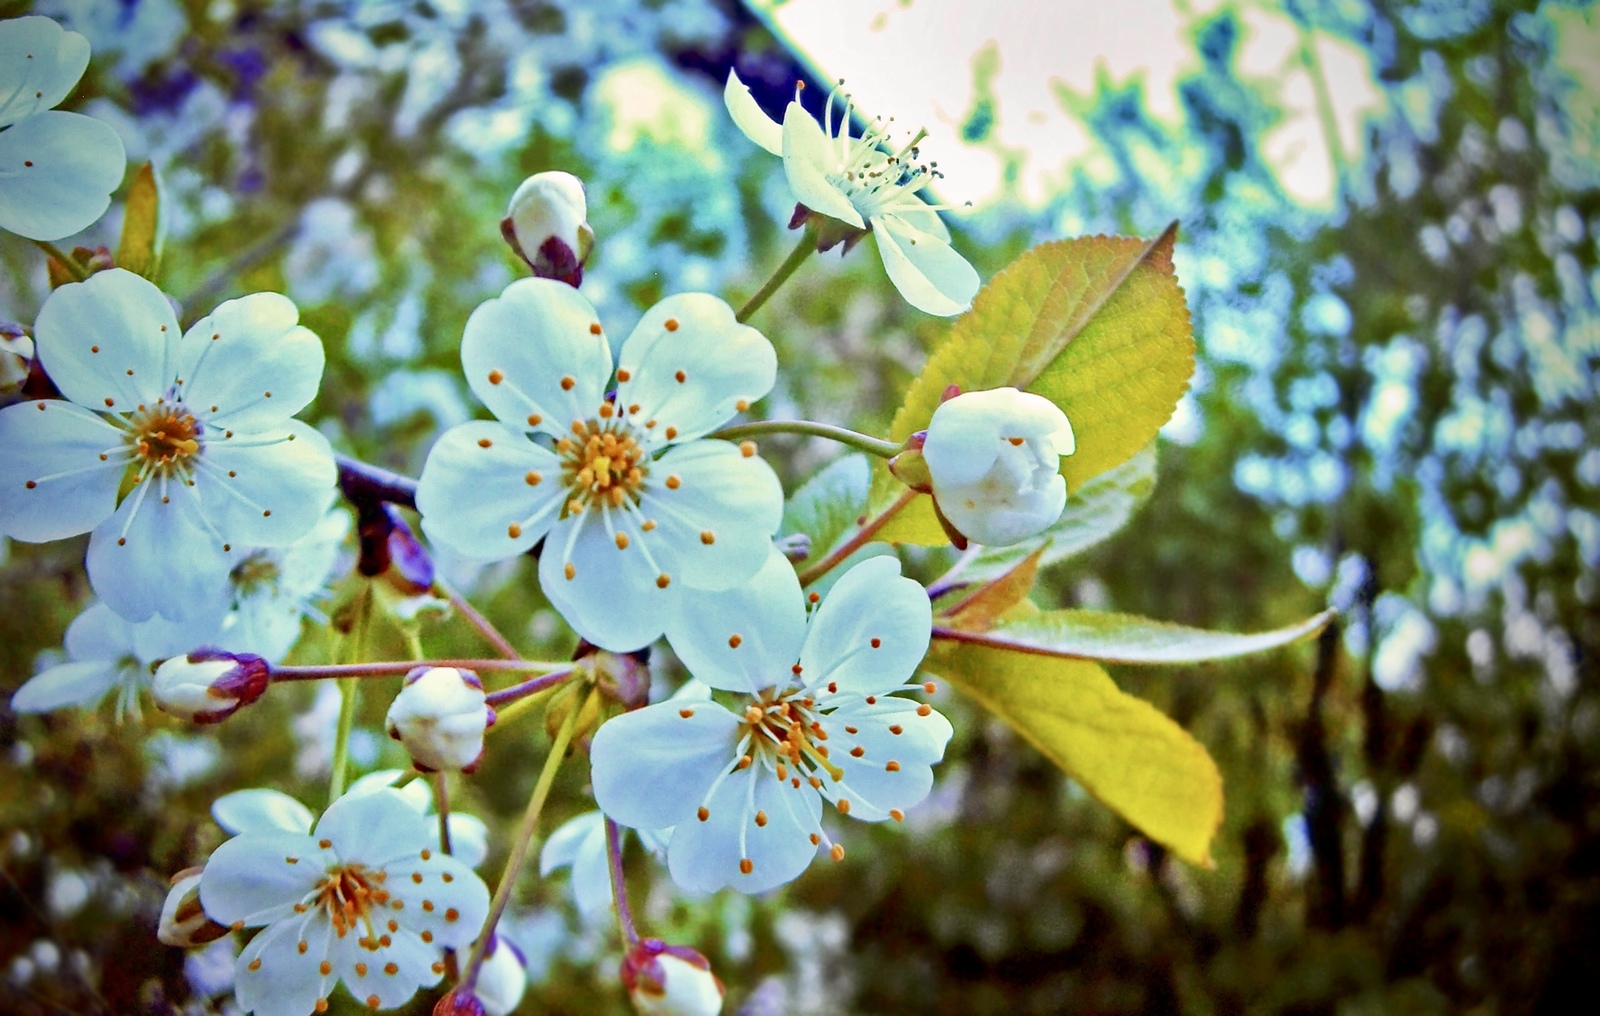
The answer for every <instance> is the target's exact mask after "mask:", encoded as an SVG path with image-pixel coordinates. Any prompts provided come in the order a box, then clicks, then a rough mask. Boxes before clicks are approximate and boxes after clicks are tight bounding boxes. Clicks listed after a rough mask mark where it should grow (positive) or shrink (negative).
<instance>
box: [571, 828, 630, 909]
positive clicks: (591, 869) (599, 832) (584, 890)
mask: <svg viewBox="0 0 1600 1016" xmlns="http://www.w3.org/2000/svg"><path fill="white" fill-rule="evenodd" d="M619 832H620V830H619ZM572 896H573V899H575V900H576V901H577V903H578V909H579V910H580V911H582V912H583V913H585V914H592V913H595V912H596V911H599V910H602V909H604V908H606V907H609V906H610V905H611V857H610V855H609V854H607V852H606V830H605V823H604V820H602V821H601V824H600V827H599V828H598V829H596V830H594V831H593V832H592V833H591V834H590V836H589V838H588V839H587V840H586V841H585V843H584V849H582V850H580V851H579V852H578V856H577V857H575V858H573V861H572Z"/></svg>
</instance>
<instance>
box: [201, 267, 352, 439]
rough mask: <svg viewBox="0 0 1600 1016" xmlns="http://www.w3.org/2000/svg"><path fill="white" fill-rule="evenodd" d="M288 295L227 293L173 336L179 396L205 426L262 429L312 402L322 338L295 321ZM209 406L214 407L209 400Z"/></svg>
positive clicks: (319, 369) (319, 370)
mask: <svg viewBox="0 0 1600 1016" xmlns="http://www.w3.org/2000/svg"><path fill="white" fill-rule="evenodd" d="M299 320H300V312H299V310H297V309H296V308H295V305H294V302H293V301H291V300H290V299H289V298H288V297H286V296H282V295H280V294H278V293H252V294H251V295H249V296H244V297H240V298H239V299H237V300H229V301H228V302H227V303H224V304H222V305H221V306H220V307H218V308H217V309H216V310H214V311H212V312H211V313H210V314H209V315H208V316H206V317H203V318H201V319H200V320H199V321H198V322H197V323H195V324H194V325H193V326H192V327H191V328H190V329H189V330H188V331H187V332H185V333H184V336H183V339H182V340H181V341H180V342H179V343H178V348H177V355H176V357H175V358H174V359H175V361H176V370H177V376H178V377H180V378H182V379H183V400H184V401H185V402H186V403H188V404H189V405H190V406H192V407H194V408H195V409H196V410H198V411H201V412H203V413H204V414H205V416H204V417H203V418H204V419H205V421H206V424H207V426H208V427H223V428H231V429H233V430H237V431H241V432H243V431H247V430H261V429H264V428H268V427H271V426H272V425H273V424H275V423H277V422H278V421H279V420H284V419H287V418H288V417H291V416H293V415H294V414H295V413H298V412H299V411H300V410H302V409H304V408H305V407H306V406H308V405H310V404H311V400H312V399H314V398H316V397H317V386H318V385H319V384H321V382H322V367H323V356H324V354H323V351H322V340H321V339H319V338H317V337H316V335H314V334H313V333H312V332H311V331H310V330H309V329H306V328H302V327H299V326H298V325H297V323H296V322H298V321H299ZM212 406H215V407H216V408H215V409H212V408H210V407H212Z"/></svg>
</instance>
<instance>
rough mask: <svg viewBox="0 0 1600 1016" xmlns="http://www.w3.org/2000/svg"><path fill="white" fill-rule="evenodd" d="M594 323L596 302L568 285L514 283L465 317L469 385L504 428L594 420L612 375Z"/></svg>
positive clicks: (554, 427) (559, 428)
mask: <svg viewBox="0 0 1600 1016" xmlns="http://www.w3.org/2000/svg"><path fill="white" fill-rule="evenodd" d="M599 324H600V319H599V317H598V316H597V315H596V314H595V311H594V307H593V305H591V304H590V303H589V301H588V300H586V299H584V298H583V295H582V294H580V293H579V292H578V291H577V290H576V289H573V288H572V287H571V286H569V285H567V284H565V283H562V282H556V281H554V280H552V279H518V280H517V281H516V282H513V283H512V284H511V285H509V286H507V287H506V288H505V291H504V292H502V293H501V294H500V295H499V296H498V297H495V298H493V299H490V300H486V301H484V302H483V303H482V304H479V305H478V308H477V309H476V310H474V311H473V312H472V316H471V317H470V318H468V319H467V327H466V332H465V334H464V335H463V336H462V338H461V367H462V369H463V370H464V371H465V372H466V375H467V384H468V385H470V386H471V387H472V391H473V392H474V393H475V394H476V395H477V396H478V398H479V399H480V400H482V402H483V404H484V405H486V406H488V407H489V410H490V412H492V413H494V415H495V417H496V418H497V419H499V420H500V421H501V422H502V423H505V424H509V425H510V426H512V427H517V428H519V429H537V430H543V431H545V432H546V433H548V434H553V435H556V436H561V435H563V434H566V433H567V432H568V428H569V427H571V426H572V422H573V421H574V420H587V419H589V418H590V417H592V416H594V415H595V412H596V410H598V409H599V408H600V398H601V396H602V395H603V394H605V389H604V387H603V386H604V385H605V383H606V380H607V378H609V377H610V375H611V347H610V346H609V345H607V343H606V339H605V335H604V334H602V333H601V332H600V331H599ZM496 377H498V378H499V381H495V380H494V378H496ZM533 417H538V418H539V422H538V423H533V422H531V420H532V418H533Z"/></svg>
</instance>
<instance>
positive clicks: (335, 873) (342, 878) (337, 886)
mask: <svg viewBox="0 0 1600 1016" xmlns="http://www.w3.org/2000/svg"><path fill="white" fill-rule="evenodd" d="M383 881H384V874H383V872H368V871H367V869H366V866H365V865H361V864H344V865H340V866H339V867H337V868H330V869H329V870H328V874H327V876H326V877H324V878H323V880H322V882H321V883H320V884H319V885H318V886H317V888H316V891H315V898H314V903H313V906H318V907H321V908H323V909H324V910H326V911H327V912H328V918H329V920H331V921H332V922H333V930H334V933H335V934H337V935H338V936H339V937H340V938H344V937H345V935H346V934H348V933H349V932H350V930H351V929H352V928H355V927H356V926H357V924H360V925H361V926H362V927H363V928H364V929H365V930H366V932H367V935H366V936H363V937H364V938H373V939H376V938H377V935H376V933H375V932H374V931H373V927H372V910H373V909H374V908H375V907H379V906H382V905H383V904H385V903H387V902H388V901H389V893H388V892H387V891H385V890H384V889H383V888H382V882H383Z"/></svg>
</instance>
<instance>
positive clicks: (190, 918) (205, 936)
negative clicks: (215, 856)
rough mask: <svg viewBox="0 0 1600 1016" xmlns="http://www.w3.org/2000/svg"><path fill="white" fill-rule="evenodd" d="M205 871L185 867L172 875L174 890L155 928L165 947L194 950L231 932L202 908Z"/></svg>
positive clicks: (163, 906)
mask: <svg viewBox="0 0 1600 1016" xmlns="http://www.w3.org/2000/svg"><path fill="white" fill-rule="evenodd" d="M202 870H203V869H201V868H185V869H184V870H182V871H180V872H178V873H177V874H176V875H174V876H172V889H171V891H170V892H168V893H167V901H166V902H165V903H163V904H162V905H161V923H160V924H158V925H157V926H156V938H158V939H160V940H161V943H162V944H163V945H170V946H176V947H178V948H179V949H192V948H194V947H195V946H199V945H205V944H206V943H207V942H215V941H216V940H217V939H219V938H221V937H222V936H224V935H226V934H227V933H228V929H227V928H225V927H223V926H222V925H220V924H218V923H217V922H216V921H213V920H212V919H211V918H209V917H207V916H206V912H205V911H204V910H203V909H201V907H200V872H201V871H202Z"/></svg>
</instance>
